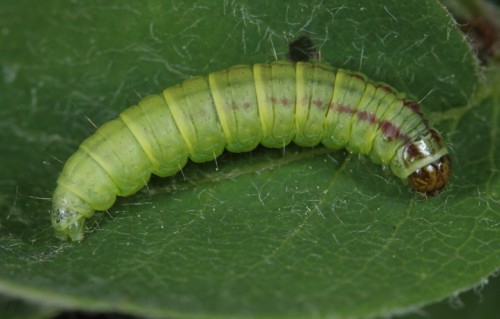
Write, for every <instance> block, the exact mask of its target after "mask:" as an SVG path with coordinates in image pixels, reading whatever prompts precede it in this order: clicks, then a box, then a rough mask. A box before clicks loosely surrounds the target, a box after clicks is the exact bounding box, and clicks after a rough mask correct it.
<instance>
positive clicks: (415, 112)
mask: <svg viewBox="0 0 500 319" xmlns="http://www.w3.org/2000/svg"><path fill="white" fill-rule="evenodd" d="M292 141H293V142H295V143H296V144H298V145H300V146H305V147H312V146H316V145H318V144H320V143H322V144H324V145H325V146H326V147H328V148H332V149H339V148H346V149H347V150H348V151H350V152H353V153H360V154H365V155H367V156H368V157H369V158H370V159H371V160H372V161H374V162H375V163H379V164H383V165H387V166H389V167H390V168H391V171H392V172H393V173H394V174H395V175H396V176H397V177H399V178H401V179H405V180H408V182H409V184H410V186H411V187H412V188H413V189H414V190H415V191H417V192H420V193H423V194H426V195H435V194H437V193H438V192H439V191H441V189H442V188H443V187H444V186H445V184H446V183H447V181H448V179H449V176H450V174H451V161H450V159H449V156H448V155H447V154H448V151H447V149H446V146H445V144H444V142H443V140H442V138H441V136H440V135H439V133H438V132H437V131H435V130H434V129H432V128H430V127H429V125H428V123H427V121H426V120H425V119H424V117H423V115H422V113H421V112H420V111H419V108H418V105H417V104H416V103H415V102H412V101H409V100H407V99H406V98H405V97H404V94H402V93H399V92H397V91H396V90H395V89H393V88H392V87H390V86H388V85H387V84H384V83H376V82H373V81H371V80H369V79H368V78H367V77H366V76H365V75H363V74H361V73H358V72H352V71H348V70H343V69H334V68H333V67H331V66H329V65H327V64H322V63H309V62H298V63H296V64H295V63H291V62H283V61H277V62H274V63H270V64H256V65H254V66H253V67H252V66H247V65H237V66H234V67H232V68H229V69H227V70H223V71H219V72H214V73H212V74H210V75H209V76H208V78H204V77H195V78H192V79H189V80H186V81H184V82H182V83H181V84H178V85H175V86H172V87H169V88H167V89H165V90H164V91H163V92H162V93H161V94H160V95H153V96H149V97H146V98H144V99H143V100H141V101H140V102H138V104H137V105H134V106H132V107H130V108H128V109H126V110H125V111H123V112H122V113H121V114H120V115H119V116H118V118H116V119H114V120H111V121H109V122H107V123H105V124H104V125H102V126H101V127H100V128H99V129H98V130H97V131H96V133H95V134H94V135H92V136H90V137H89V138H87V139H86V140H85V141H84V142H83V143H82V144H81V145H80V147H79V149H78V151H77V152H76V153H75V154H73V155H72V156H71V157H70V158H69V159H68V161H67V162H66V164H65V166H64V168H63V170H62V172H61V175H60V176H59V178H58V181H57V184H58V185H57V188H56V190H55V192H54V196H53V208H52V224H53V226H54V228H55V230H56V233H57V235H58V236H59V237H61V238H67V237H68V236H69V237H70V238H71V239H73V240H80V239H82V238H83V226H84V222H85V219H87V218H89V217H91V216H92V214H93V213H94V211H96V210H106V209H108V208H110V207H111V206H112V205H113V204H114V202H115V200H116V196H128V195H130V194H133V193H135V192H137V191H138V190H139V189H141V188H142V187H144V186H145V185H146V183H147V181H148V180H149V178H150V176H151V174H155V175H158V176H162V177H164V176H170V175H173V174H175V173H176V172H178V171H179V170H180V169H181V168H182V167H183V166H184V165H185V164H186V162H187V160H188V158H189V159H191V160H192V161H193V162H206V161H210V160H213V159H215V158H216V157H217V156H219V155H220V154H221V153H222V152H223V151H224V149H227V150H229V151H231V152H247V151H250V150H252V149H254V148H255V147H256V146H257V145H258V144H259V143H260V144H262V145H264V146H266V147H272V148H281V147H284V146H286V145H287V144H289V143H290V142H292Z"/></svg>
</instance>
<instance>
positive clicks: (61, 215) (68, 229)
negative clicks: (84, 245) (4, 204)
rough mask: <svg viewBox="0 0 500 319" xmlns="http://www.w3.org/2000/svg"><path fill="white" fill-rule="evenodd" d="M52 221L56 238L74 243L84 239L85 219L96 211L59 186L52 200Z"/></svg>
mask: <svg viewBox="0 0 500 319" xmlns="http://www.w3.org/2000/svg"><path fill="white" fill-rule="evenodd" d="M50 213H51V216H50V217H51V221H52V226H53V227H54V230H55V233H56V236H57V237H58V238H59V239H62V240H66V239H68V237H69V238H70V239H71V240H73V241H78V240H82V239H83V233H84V226H85V219H87V218H89V217H91V216H92V215H93V214H94V209H93V208H92V207H91V206H90V205H88V204H87V203H86V202H85V201H84V200H82V199H81V198H80V197H78V196H77V195H75V194H74V193H72V192H70V191H68V190H67V189H66V188H65V187H62V186H59V187H57V188H56V190H55V192H54V197H53V198H52V210H51V212H50Z"/></svg>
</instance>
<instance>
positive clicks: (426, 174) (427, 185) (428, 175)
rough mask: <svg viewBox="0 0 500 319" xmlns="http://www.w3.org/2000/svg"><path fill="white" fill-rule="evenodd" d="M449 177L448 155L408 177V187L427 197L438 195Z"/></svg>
mask: <svg viewBox="0 0 500 319" xmlns="http://www.w3.org/2000/svg"><path fill="white" fill-rule="evenodd" d="M450 176H451V160H450V156H449V155H448V154H446V155H444V156H442V157H440V158H439V159H438V160H436V161H434V162H432V163H430V164H427V165H425V166H424V167H421V168H419V169H417V170H416V171H414V172H413V173H412V174H411V175H410V176H408V182H409V183H410V186H411V187H412V188H413V189H414V190H415V191H417V192H419V193H423V194H425V195H427V196H435V195H437V194H439V193H440V192H441V191H442V190H443V188H444V187H445V185H446V183H447V182H448V179H449V178H450Z"/></svg>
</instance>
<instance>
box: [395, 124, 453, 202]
mask: <svg viewBox="0 0 500 319" xmlns="http://www.w3.org/2000/svg"><path fill="white" fill-rule="evenodd" d="M451 166H452V165H451V159H450V156H449V155H448V150H447V149H446V146H445V145H444V143H443V140H442V138H441V135H440V134H439V133H438V132H437V131H436V130H434V129H429V130H428V131H426V132H425V133H424V134H421V135H420V136H418V137H417V138H416V139H414V140H413V141H410V142H408V143H406V144H405V145H404V146H403V147H401V148H400V149H399V151H398V153H397V154H396V156H395V159H394V163H393V168H395V170H396V171H395V174H396V175H398V176H400V177H402V178H407V180H408V183H409V184H410V186H411V187H412V188H413V190H415V191H417V192H419V193H422V194H424V195H426V196H435V195H437V194H439V193H440V192H441V191H442V190H443V188H444V187H445V186H446V184H447V183H448V180H449V178H450V176H451Z"/></svg>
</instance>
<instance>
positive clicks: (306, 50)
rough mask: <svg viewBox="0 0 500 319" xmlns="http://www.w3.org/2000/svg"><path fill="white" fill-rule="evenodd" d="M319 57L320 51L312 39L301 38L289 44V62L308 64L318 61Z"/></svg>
mask: <svg viewBox="0 0 500 319" xmlns="http://www.w3.org/2000/svg"><path fill="white" fill-rule="evenodd" d="M318 56H319V53H318V49H317V48H316V46H315V45H314V43H313V41H312V40H311V38H309V37H307V36H301V37H300V38H298V39H297V40H295V41H293V42H290V43H289V44H288V60H290V61H292V62H308V61H310V60H317V59H318Z"/></svg>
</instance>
